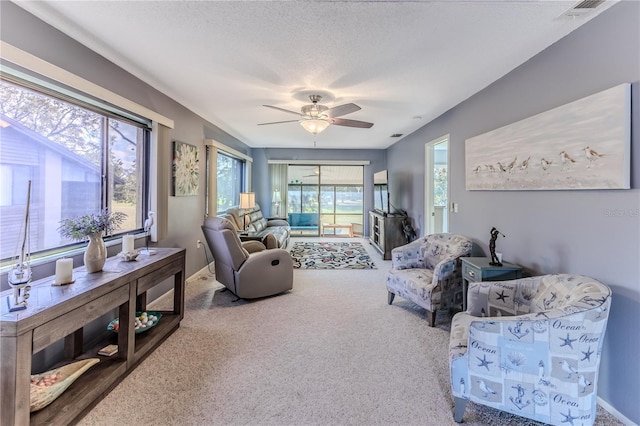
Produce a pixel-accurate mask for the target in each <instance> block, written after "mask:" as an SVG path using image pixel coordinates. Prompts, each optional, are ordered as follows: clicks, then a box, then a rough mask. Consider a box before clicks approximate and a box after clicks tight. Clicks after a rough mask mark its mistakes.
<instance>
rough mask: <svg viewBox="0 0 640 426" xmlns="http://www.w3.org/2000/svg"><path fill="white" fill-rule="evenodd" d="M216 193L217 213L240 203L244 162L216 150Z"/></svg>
mask: <svg viewBox="0 0 640 426" xmlns="http://www.w3.org/2000/svg"><path fill="white" fill-rule="evenodd" d="M217 170H218V175H217V193H218V203H217V209H218V213H222V212H224V211H225V210H227V209H228V208H230V207H233V206H237V205H239V204H240V193H241V192H242V191H243V188H244V187H245V185H244V175H245V162H244V161H243V160H240V159H238V158H235V157H231V156H229V155H227V154H225V153H223V152H218V169H217Z"/></svg>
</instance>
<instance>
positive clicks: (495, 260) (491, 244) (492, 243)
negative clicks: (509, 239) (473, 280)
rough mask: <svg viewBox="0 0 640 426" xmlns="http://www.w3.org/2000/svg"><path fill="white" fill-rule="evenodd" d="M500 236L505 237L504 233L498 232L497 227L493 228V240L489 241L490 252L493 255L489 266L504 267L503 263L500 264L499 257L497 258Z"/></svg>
mask: <svg viewBox="0 0 640 426" xmlns="http://www.w3.org/2000/svg"><path fill="white" fill-rule="evenodd" d="M498 235H502V236H503V237H504V236H505V235H504V234H503V233H502V232H500V231H498V230H497V229H496V227H495V226H494V227H493V228H491V240H490V241H489V252H490V253H491V262H489V265H491V266H502V262H500V261H499V260H498V256H496V240H497V239H498Z"/></svg>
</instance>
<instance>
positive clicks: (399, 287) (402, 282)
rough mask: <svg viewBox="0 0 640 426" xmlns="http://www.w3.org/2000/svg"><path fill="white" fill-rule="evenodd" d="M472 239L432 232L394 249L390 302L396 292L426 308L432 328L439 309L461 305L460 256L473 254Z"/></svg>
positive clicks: (388, 287)
mask: <svg viewBox="0 0 640 426" xmlns="http://www.w3.org/2000/svg"><path fill="white" fill-rule="evenodd" d="M471 247H472V243H471V240H470V239H468V238H467V237H464V236H462V235H456V234H448V233H441V234H431V235H427V236H426V237H424V238H419V239H417V240H415V241H413V242H411V243H409V244H406V245H404V246H401V247H396V248H394V249H393V250H392V251H391V262H392V266H393V267H392V268H391V270H390V271H389V275H388V276H387V291H388V302H389V304H391V303H392V302H393V299H394V297H395V296H396V295H398V296H401V297H404V298H405V299H409V300H411V301H412V302H413V303H415V304H417V305H419V306H421V307H423V308H425V309H426V310H427V321H428V323H429V325H430V326H431V327H433V326H434V324H435V321H436V311H437V310H438V309H446V308H451V307H454V306H461V305H462V273H461V265H460V257H462V256H469V255H470V254H471Z"/></svg>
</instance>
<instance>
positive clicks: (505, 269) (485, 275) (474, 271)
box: [460, 257, 522, 311]
mask: <svg viewBox="0 0 640 426" xmlns="http://www.w3.org/2000/svg"><path fill="white" fill-rule="evenodd" d="M460 259H461V260H462V310H463V311H466V310H467V291H468V290H469V283H470V282H479V281H505V280H515V279H517V278H522V268H521V267H520V266H518V265H515V264H513V263H509V262H502V266H493V265H489V263H490V262H491V258H490V257H461V258H460Z"/></svg>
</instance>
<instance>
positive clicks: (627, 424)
mask: <svg viewBox="0 0 640 426" xmlns="http://www.w3.org/2000/svg"><path fill="white" fill-rule="evenodd" d="M598 405H600V406H601V407H602V408H604V409H605V410H607V411H608V412H609V413H611V415H613V417H615V418H616V419H618V420H620V421H621V422H622V423H624V424H625V426H638V424H637V423H634V422H632V421H631V420H629V419H628V418H626V417H625V416H624V415H623V414H622V413H621V412H619V411H618V410H616V409H615V408H613V407H612V406H611V404H609V403H608V402H606V401H605V400H603V399H602V398H600V397H598Z"/></svg>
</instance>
